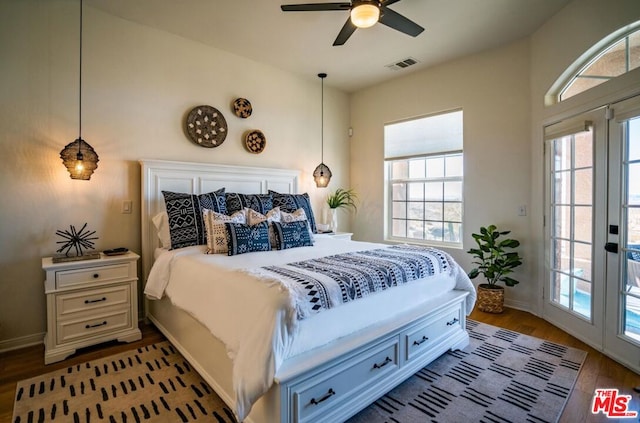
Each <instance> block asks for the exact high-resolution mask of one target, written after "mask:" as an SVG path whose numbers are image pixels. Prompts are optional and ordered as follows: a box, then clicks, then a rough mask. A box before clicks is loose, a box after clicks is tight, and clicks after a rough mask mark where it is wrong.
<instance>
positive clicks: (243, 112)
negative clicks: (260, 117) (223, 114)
mask: <svg viewBox="0 0 640 423" xmlns="http://www.w3.org/2000/svg"><path fill="white" fill-rule="evenodd" d="M233 113H235V115H236V116H238V117H239V118H242V119H246V118H248V117H249V116H251V113H253V107H252V106H251V102H250V101H249V100H247V99H246V98H236V99H235V100H234V102H233Z"/></svg>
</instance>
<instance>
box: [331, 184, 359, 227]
mask: <svg viewBox="0 0 640 423" xmlns="http://www.w3.org/2000/svg"><path fill="white" fill-rule="evenodd" d="M357 199H358V195H357V194H356V192H355V191H354V190H353V189H342V188H338V189H337V190H335V191H334V192H333V193H331V194H329V195H328V196H327V205H328V206H329V210H330V212H331V230H332V231H333V232H338V213H337V212H338V209H341V208H345V209H353V210H354V211H358V207H357V206H356V200H357Z"/></svg>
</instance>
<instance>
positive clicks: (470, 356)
mask: <svg viewBox="0 0 640 423" xmlns="http://www.w3.org/2000/svg"><path fill="white" fill-rule="evenodd" d="M467 328H468V330H469V335H470V338H471V341H470V344H469V346H468V347H467V348H465V349H464V350H461V351H453V352H447V353H446V354H444V355H443V356H441V357H440V358H438V359H437V360H435V361H434V362H433V363H431V364H430V365H428V366H427V367H425V368H424V369H422V370H420V371H419V372H417V373H416V374H415V375H413V376H412V377H410V378H409V379H407V380H406V381H405V382H404V383H402V384H401V385H399V386H398V387H396V388H395V389H393V390H391V391H390V392H389V393H387V394H386V395H384V396H383V397H381V398H380V399H378V400H377V401H376V402H374V403H373V404H371V405H370V406H369V407H367V408H365V409H364V410H362V411H361V412H360V413H358V414H356V415H355V416H354V417H352V418H351V419H350V420H349V423H391V422H395V423H413V422H416V423H418V422H419V423H424V422H442V423H447V422H460V421H474V422H525V421H529V422H556V421H558V419H559V417H560V415H561V414H562V410H563V408H564V405H565V403H566V401H567V399H568V397H569V395H570V394H571V390H572V389H573V386H574V384H575V381H576V379H577V377H578V373H579V371H580V368H581V366H582V363H583V361H584V359H585V357H586V353H585V352H584V351H581V350H577V349H575V348H569V347H566V346H563V345H559V344H554V343H552V342H548V341H544V340H541V339H538V338H534V337H531V336H527V335H523V334H520V333H517V332H513V331H509V330H505V329H500V328H497V327H495V326H490V325H486V324H483V323H479V322H476V321H473V320H467ZM98 421H104V422H109V423H116V422H141V421H145V422H191V421H211V422H220V423H221V422H229V423H232V422H235V420H234V419H233V413H232V412H231V410H230V409H229V407H227V406H226V405H225V404H224V403H223V402H222V400H220V398H219V397H218V396H217V395H216V394H215V393H214V392H213V391H212V389H211V388H210V387H209V386H208V385H207V384H206V383H205V382H204V381H203V380H202V379H201V378H200V376H199V375H198V374H197V373H196V372H195V371H194V370H193V369H192V368H191V366H190V365H189V363H188V362H187V361H186V360H185V359H184V358H183V357H182V356H181V355H180V354H179V353H178V352H177V350H176V349H175V348H174V347H173V346H172V345H171V344H170V343H169V342H161V343H158V344H155V345H150V346H147V347H144V348H140V349H137V350H132V351H128V352H125V353H121V354H118V355H114V356H111V357H107V358H104V359H100V360H96V361H93V362H87V363H83V364H80V365H76V366H72V367H69V368H67V369H65V370H59V371H56V372H52V373H48V374H45V375H41V376H38V377H35V378H32V379H28V380H24V381H21V382H19V383H18V385H17V388H16V397H15V403H14V411H13V419H12V422H14V423H24V422H98Z"/></svg>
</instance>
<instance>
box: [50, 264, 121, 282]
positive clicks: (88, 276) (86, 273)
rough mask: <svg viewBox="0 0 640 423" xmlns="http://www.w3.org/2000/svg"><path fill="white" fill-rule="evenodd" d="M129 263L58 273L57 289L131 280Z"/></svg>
mask: <svg viewBox="0 0 640 423" xmlns="http://www.w3.org/2000/svg"><path fill="white" fill-rule="evenodd" d="M129 269H130V266H129V264H128V263H121V264H112V265H109V266H94V267H90V268H85V269H77V270H64V271H60V272H56V288H64V287H71V286H77V285H82V284H89V283H95V282H105V281H114V280H124V279H127V278H130V277H131V275H129Z"/></svg>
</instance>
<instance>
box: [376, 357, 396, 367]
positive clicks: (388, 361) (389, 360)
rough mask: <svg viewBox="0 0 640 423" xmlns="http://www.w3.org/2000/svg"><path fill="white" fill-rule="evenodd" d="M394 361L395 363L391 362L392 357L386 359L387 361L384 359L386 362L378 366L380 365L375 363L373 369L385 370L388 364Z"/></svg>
mask: <svg viewBox="0 0 640 423" xmlns="http://www.w3.org/2000/svg"><path fill="white" fill-rule="evenodd" d="M392 361H393V360H391V357H387V358H385V359H384V361H383V362H382V363H380V364H378V363H374V364H373V368H374V369H381V368H383V367H384V366H386V365H387V364H389V363H391V362H392Z"/></svg>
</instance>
